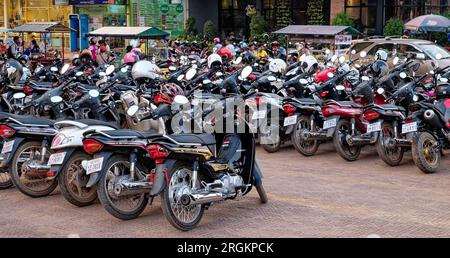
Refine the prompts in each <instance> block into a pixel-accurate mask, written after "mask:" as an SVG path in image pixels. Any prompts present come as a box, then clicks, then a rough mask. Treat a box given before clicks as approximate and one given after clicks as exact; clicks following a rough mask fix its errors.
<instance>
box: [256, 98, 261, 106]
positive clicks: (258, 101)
mask: <svg viewBox="0 0 450 258" xmlns="http://www.w3.org/2000/svg"><path fill="white" fill-rule="evenodd" d="M261 102H262V99H261V98H260V97H256V98H255V103H256V105H259V104H261Z"/></svg>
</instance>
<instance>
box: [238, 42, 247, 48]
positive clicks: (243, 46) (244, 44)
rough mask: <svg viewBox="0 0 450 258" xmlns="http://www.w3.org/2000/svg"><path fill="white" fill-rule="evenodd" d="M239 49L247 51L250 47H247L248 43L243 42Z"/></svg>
mask: <svg viewBox="0 0 450 258" xmlns="http://www.w3.org/2000/svg"><path fill="white" fill-rule="evenodd" d="M239 47H240V48H242V49H244V50H247V49H248V45H247V43H245V42H241V43H240V44H239Z"/></svg>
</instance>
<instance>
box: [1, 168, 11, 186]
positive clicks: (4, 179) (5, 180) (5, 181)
mask: <svg viewBox="0 0 450 258" xmlns="http://www.w3.org/2000/svg"><path fill="white" fill-rule="evenodd" d="M11 186H13V182H12V180H11V176H10V175H9V173H8V172H1V171H0V190H4V189H8V188H10V187H11Z"/></svg>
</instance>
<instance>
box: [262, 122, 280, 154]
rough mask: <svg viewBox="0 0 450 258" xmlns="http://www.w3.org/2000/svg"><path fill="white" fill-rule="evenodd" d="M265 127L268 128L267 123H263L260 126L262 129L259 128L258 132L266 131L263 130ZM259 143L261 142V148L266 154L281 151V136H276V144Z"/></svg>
mask: <svg viewBox="0 0 450 258" xmlns="http://www.w3.org/2000/svg"><path fill="white" fill-rule="evenodd" d="M266 126H268V125H267V122H263V123H262V125H261V127H262V128H260V130H268V129H267V128H265V127H266ZM274 128H277V127H274ZM271 130H274V129H271ZM275 130H278V132H279V131H280V130H279V128H278V129H275ZM261 142H262V141H261V140H260V145H261V147H262V148H263V149H264V150H265V151H266V152H268V153H275V152H278V151H279V150H280V149H281V145H282V142H281V136H280V135H278V139H277V141H276V142H273V143H268V144H263V143H261Z"/></svg>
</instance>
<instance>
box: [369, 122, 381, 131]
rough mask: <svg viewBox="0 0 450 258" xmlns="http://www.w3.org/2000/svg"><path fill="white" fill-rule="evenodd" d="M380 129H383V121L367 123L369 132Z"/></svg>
mask: <svg viewBox="0 0 450 258" xmlns="http://www.w3.org/2000/svg"><path fill="white" fill-rule="evenodd" d="M379 131H381V122H377V123H373V124H369V125H367V133H373V132H379Z"/></svg>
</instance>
